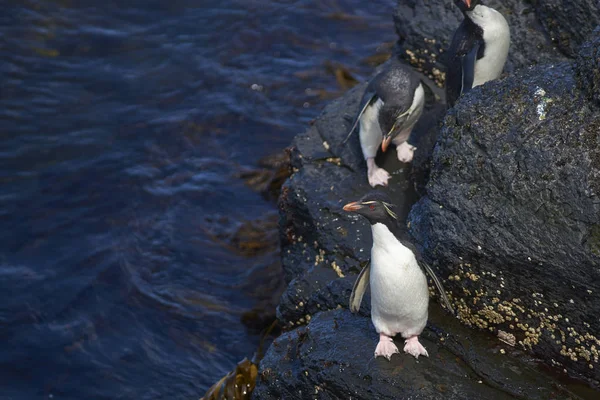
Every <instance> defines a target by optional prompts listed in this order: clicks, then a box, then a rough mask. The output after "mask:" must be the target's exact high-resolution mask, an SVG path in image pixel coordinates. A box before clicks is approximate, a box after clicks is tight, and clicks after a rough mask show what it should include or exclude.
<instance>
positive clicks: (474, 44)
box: [446, 18, 485, 106]
mask: <svg viewBox="0 0 600 400" xmlns="http://www.w3.org/2000/svg"><path fill="white" fill-rule="evenodd" d="M484 47H485V44H484V42H483V30H481V28H479V27H478V26H477V25H475V24H474V23H473V22H472V21H471V20H470V19H469V18H465V19H464V20H463V22H462V23H461V24H460V25H459V27H458V29H457V30H456V32H455V33H454V37H453V38H452V43H451V44H450V48H449V49H448V52H447V54H448V56H449V57H450V59H448V61H447V65H448V68H447V71H446V102H447V104H449V105H450V106H453V105H454V103H455V102H456V99H458V97H459V96H460V95H461V94H462V93H466V92H468V91H469V90H470V89H471V88H472V87H473V80H474V77H475V62H476V61H477V59H478V58H481V56H482V53H483V50H484Z"/></svg>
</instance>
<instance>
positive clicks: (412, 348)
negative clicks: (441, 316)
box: [404, 336, 429, 359]
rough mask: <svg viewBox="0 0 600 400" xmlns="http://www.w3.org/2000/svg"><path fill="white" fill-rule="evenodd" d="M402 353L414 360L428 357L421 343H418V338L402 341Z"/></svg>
mask: <svg viewBox="0 0 600 400" xmlns="http://www.w3.org/2000/svg"><path fill="white" fill-rule="evenodd" d="M404 343H405V345H404V352H405V353H408V354H410V355H411V356H413V357H414V358H417V359H418V358H419V356H425V357H429V354H428V353H427V349H425V347H423V345H422V344H421V343H419V337H418V336H413V337H410V338H408V339H406V340H405V341H404Z"/></svg>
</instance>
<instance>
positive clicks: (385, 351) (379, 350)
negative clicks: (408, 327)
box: [375, 333, 399, 361]
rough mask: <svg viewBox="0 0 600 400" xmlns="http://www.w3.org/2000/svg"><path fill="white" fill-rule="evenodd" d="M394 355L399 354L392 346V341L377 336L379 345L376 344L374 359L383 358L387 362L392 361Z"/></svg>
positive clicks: (380, 335)
mask: <svg viewBox="0 0 600 400" xmlns="http://www.w3.org/2000/svg"><path fill="white" fill-rule="evenodd" d="M394 353H399V351H398V348H397V347H396V345H395V344H394V340H393V339H392V338H391V337H389V336H387V335H385V334H383V333H380V334H379V343H377V347H376V348H375V357H379V356H382V357H385V358H387V359H388V361H389V360H391V359H392V355H393V354H394Z"/></svg>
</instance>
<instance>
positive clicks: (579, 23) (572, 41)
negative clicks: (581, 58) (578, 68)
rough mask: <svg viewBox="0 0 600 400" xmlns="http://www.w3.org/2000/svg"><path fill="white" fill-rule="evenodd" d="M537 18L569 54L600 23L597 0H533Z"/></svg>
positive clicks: (574, 53) (571, 55)
mask: <svg viewBox="0 0 600 400" xmlns="http://www.w3.org/2000/svg"><path fill="white" fill-rule="evenodd" d="M533 3H534V5H535V8H536V11H537V16H538V19H539V20H540V21H541V22H542V24H543V25H544V27H545V28H546V32H548V35H549V36H550V37H551V38H552V40H553V41H554V42H555V43H556V45H557V46H558V47H559V48H560V49H561V50H562V51H563V52H564V53H565V54H567V55H568V56H570V57H573V56H575V55H576V54H577V51H578V48H579V45H580V44H581V43H583V42H584V40H586V38H587V37H588V36H589V35H590V34H591V32H592V31H593V30H594V28H596V26H598V25H600V3H598V0H569V1H565V0H534V1H533Z"/></svg>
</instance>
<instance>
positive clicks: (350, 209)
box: [344, 201, 363, 212]
mask: <svg viewBox="0 0 600 400" xmlns="http://www.w3.org/2000/svg"><path fill="white" fill-rule="evenodd" d="M361 208H363V206H362V204H360V203H359V202H358V201H353V202H352V203H348V204H346V205H345V206H344V211H348V212H354V211H358V210H360V209H361Z"/></svg>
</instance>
